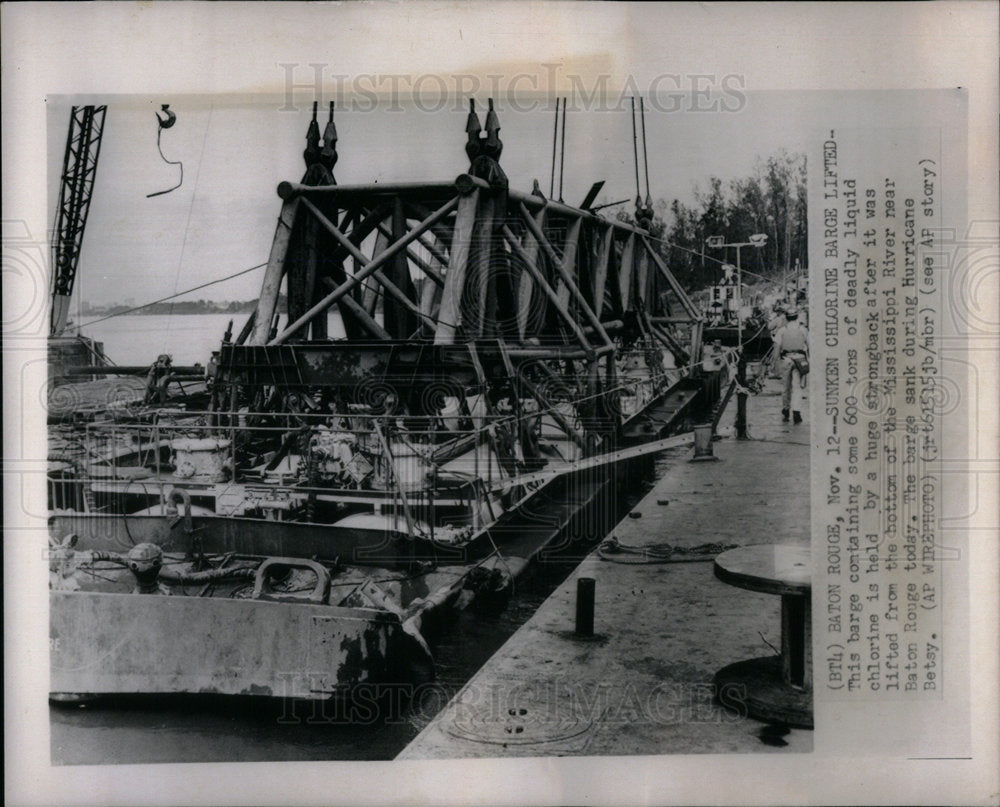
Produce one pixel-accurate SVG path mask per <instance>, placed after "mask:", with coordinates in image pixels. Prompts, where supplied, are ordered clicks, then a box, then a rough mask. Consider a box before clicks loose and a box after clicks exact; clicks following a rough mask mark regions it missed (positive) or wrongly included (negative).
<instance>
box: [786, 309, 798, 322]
mask: <svg viewBox="0 0 1000 807" xmlns="http://www.w3.org/2000/svg"><path fill="white" fill-rule="evenodd" d="M798 318H799V312H798V311H796V310H795V309H794V308H793V309H791V310H790V311H786V312H785V319H787V320H793V319H798Z"/></svg>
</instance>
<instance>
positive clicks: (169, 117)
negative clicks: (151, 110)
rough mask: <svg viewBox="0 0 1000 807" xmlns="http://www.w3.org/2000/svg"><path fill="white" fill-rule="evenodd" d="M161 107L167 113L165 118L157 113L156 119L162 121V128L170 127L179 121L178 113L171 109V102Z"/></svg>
mask: <svg viewBox="0 0 1000 807" xmlns="http://www.w3.org/2000/svg"><path fill="white" fill-rule="evenodd" d="M160 109H161V110H162V111H163V113H164V114H165V115H166V117H165V118H161V117H160V113H159V112H157V113H156V119H157V120H158V121H159V122H160V128H161V129H169V128H170V127H171V126H173V125H174V124H175V123H176V122H177V113H176V112H171V111H170V104H161V105H160Z"/></svg>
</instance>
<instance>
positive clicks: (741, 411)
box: [736, 351, 748, 440]
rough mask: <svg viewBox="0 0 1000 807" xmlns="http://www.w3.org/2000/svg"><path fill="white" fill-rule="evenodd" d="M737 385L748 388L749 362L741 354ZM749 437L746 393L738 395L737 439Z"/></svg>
mask: <svg viewBox="0 0 1000 807" xmlns="http://www.w3.org/2000/svg"><path fill="white" fill-rule="evenodd" d="M736 383H737V384H739V386H740V389H741V390H745V389H746V386H747V361H746V358H745V357H744V356H743V353H742V351H741V352H740V360H739V363H738V364H737V365H736ZM747 437H748V435H747V394H746V392H742V391H741V392H737V393H736V439H737V440H746V439H747Z"/></svg>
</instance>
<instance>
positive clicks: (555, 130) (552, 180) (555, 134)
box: [549, 98, 559, 199]
mask: <svg viewBox="0 0 1000 807" xmlns="http://www.w3.org/2000/svg"><path fill="white" fill-rule="evenodd" d="M558 139H559V99H558V98H556V122H555V126H553V127H552V173H551V174H549V198H550V199H551V198H552V196H553V194H554V193H555V192H556V151H557V145H556V144H557V142H558Z"/></svg>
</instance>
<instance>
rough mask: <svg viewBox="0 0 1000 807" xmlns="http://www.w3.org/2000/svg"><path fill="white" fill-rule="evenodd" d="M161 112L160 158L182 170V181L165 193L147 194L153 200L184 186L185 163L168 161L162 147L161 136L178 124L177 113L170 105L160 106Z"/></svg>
mask: <svg viewBox="0 0 1000 807" xmlns="http://www.w3.org/2000/svg"><path fill="white" fill-rule="evenodd" d="M160 112H162V113H163V115H164V117H162V118H161V117H160ZM160 112H157V113H156V148H157V149H158V150H159V152H160V158H161V159H162V160H163V162H165V163H166V164H167V165H176V166H179V167H180V169H181V176H180V179H179V180H178V181H177V184H176V185H174V186H173V187H171V188H167V189H166V190H165V191H156V192H155V193H147V194H146V198H147V199H152V198H153V197H154V196H163V194H165V193H170V191H175V190H177V189H178V188H179V187H180V186H181V185H182V184H184V163H182V162H181V161H180V160H168V159H167V158H166V157H165V156H164V155H163V146H161V145H160V135H162V134H163V130H164V129H169V128H170V127H171V126H173V125H174V124H175V123H176V122H177V113H175V112H173V111H171V109H170V104H160Z"/></svg>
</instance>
